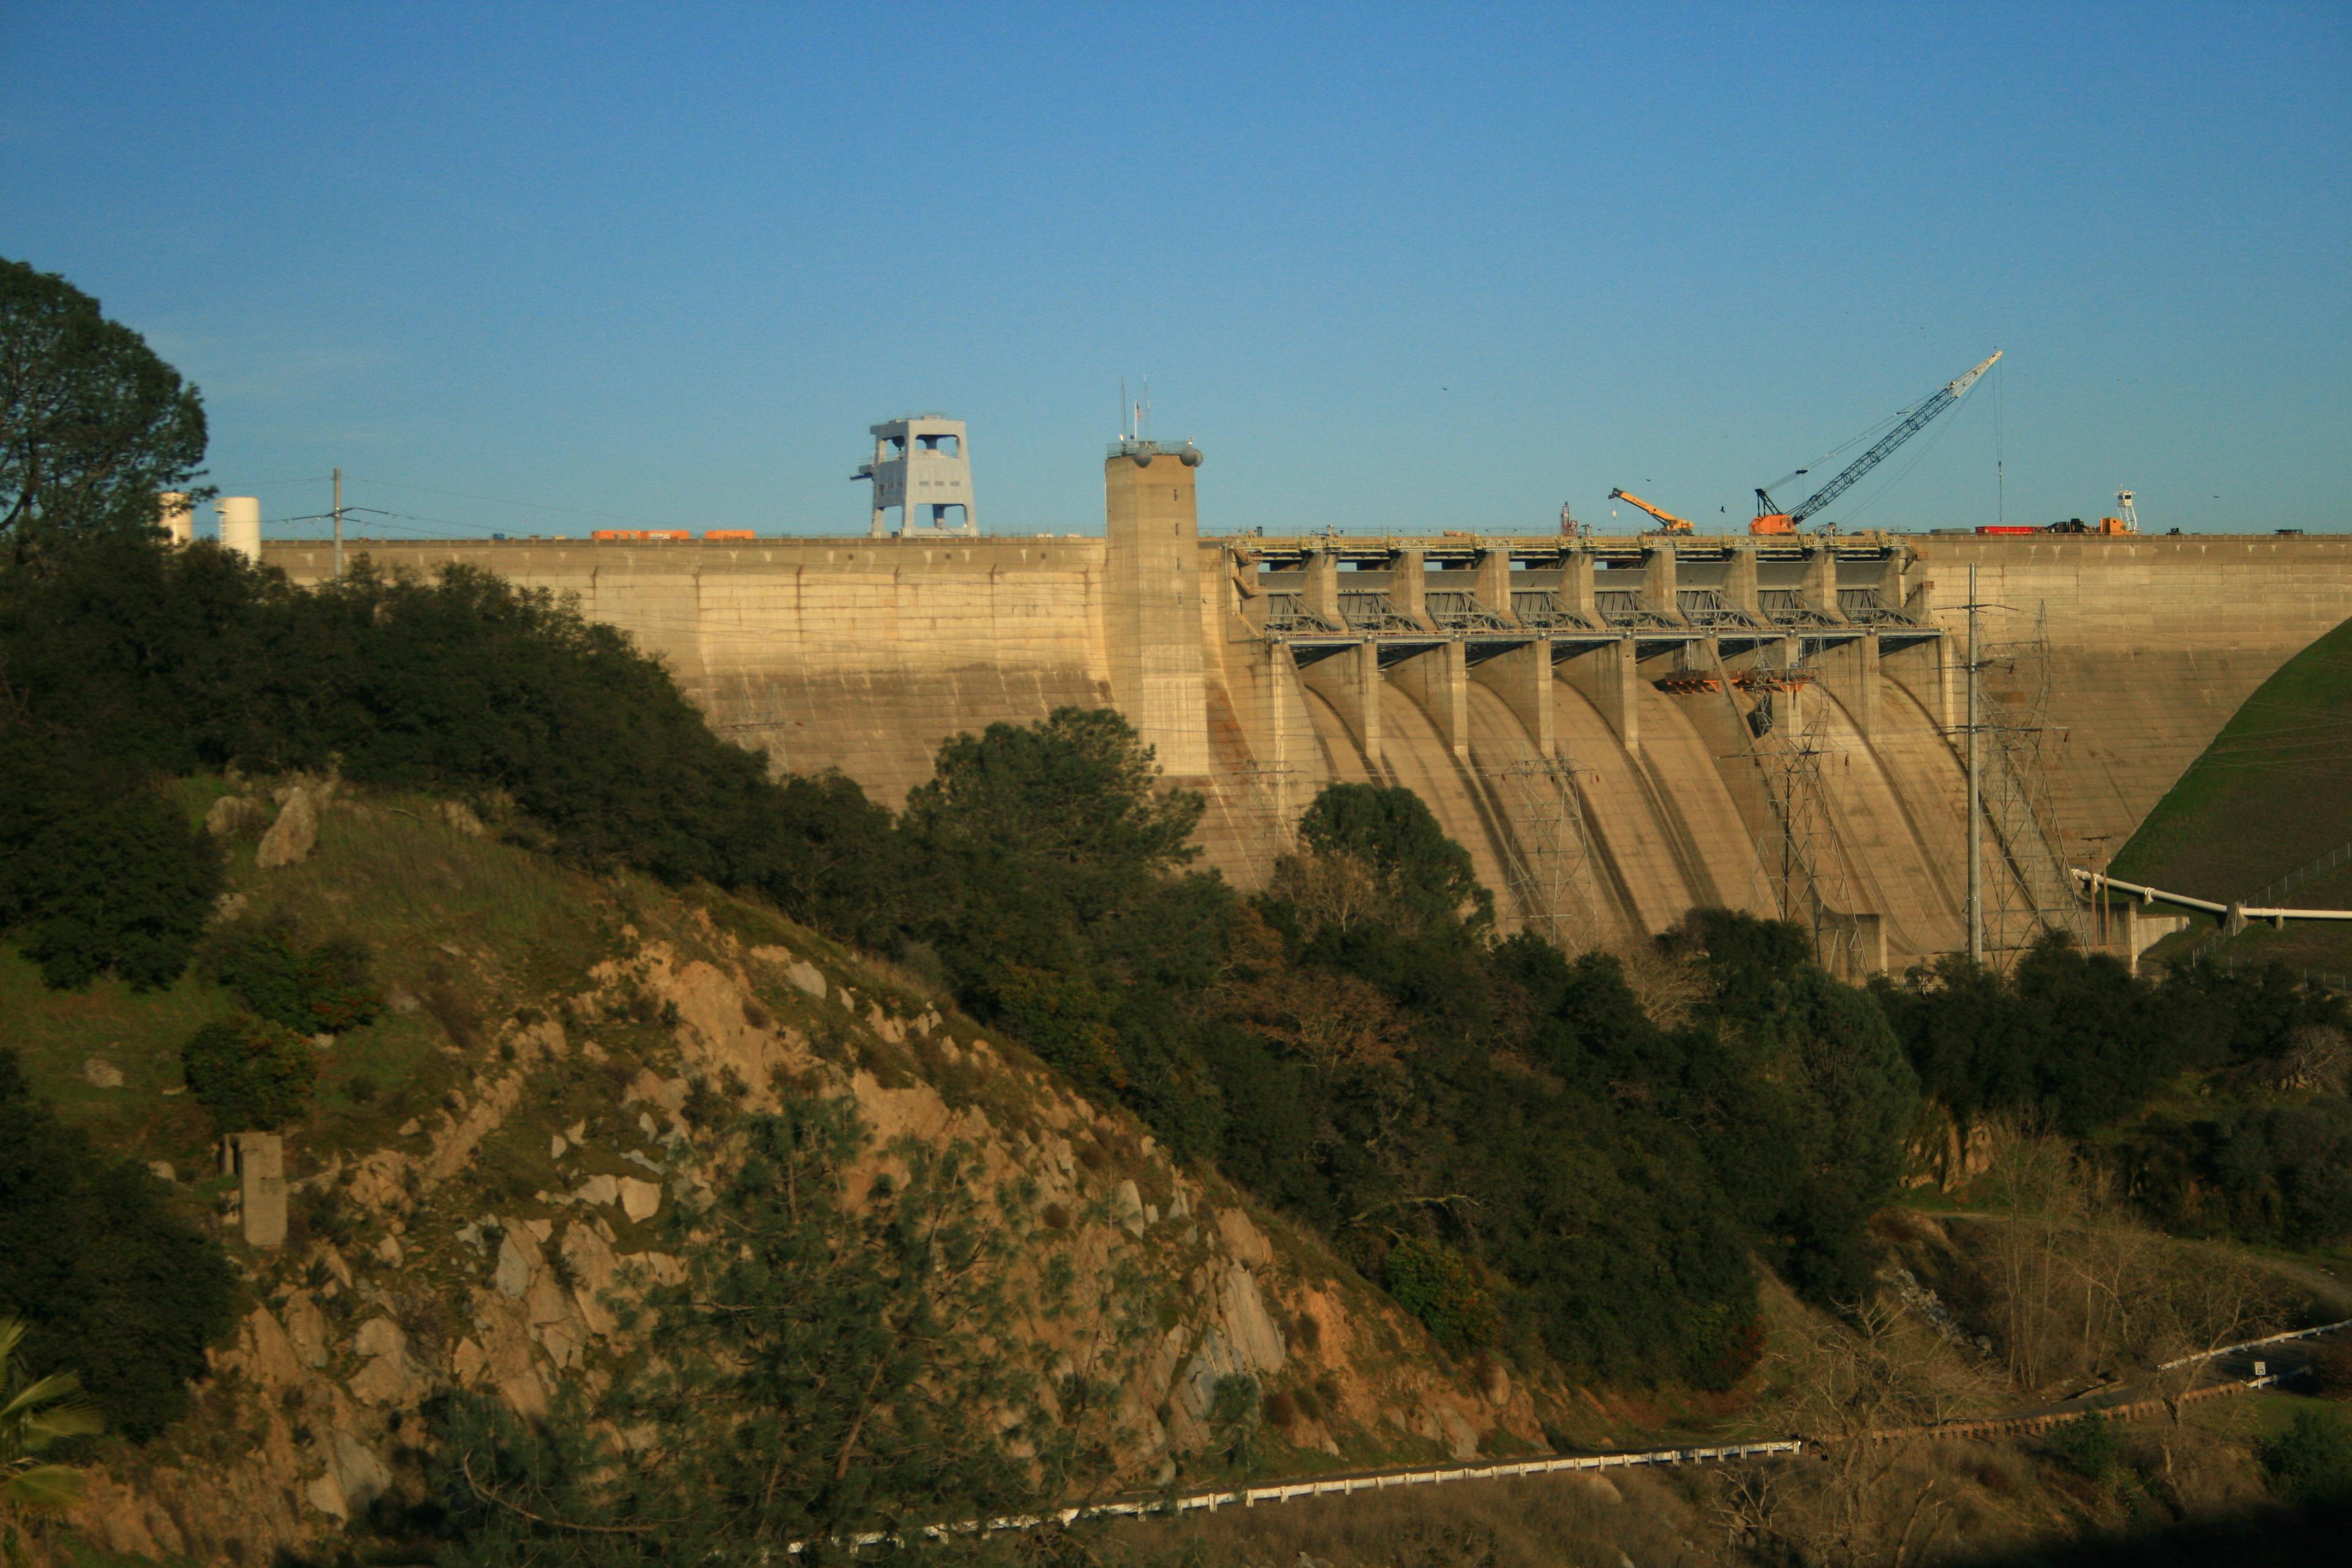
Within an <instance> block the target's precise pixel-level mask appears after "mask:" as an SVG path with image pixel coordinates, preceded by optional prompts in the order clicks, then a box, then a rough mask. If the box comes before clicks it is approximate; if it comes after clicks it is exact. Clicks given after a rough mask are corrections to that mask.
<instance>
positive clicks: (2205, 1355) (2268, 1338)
mask: <svg viewBox="0 0 2352 1568" xmlns="http://www.w3.org/2000/svg"><path fill="white" fill-rule="evenodd" d="M2338 1329H2352V1318H2347V1319H2345V1320H2344V1321H2342V1322H2340V1323H2322V1324H2320V1325H2319V1327H2317V1328H2315V1329H2290V1330H2288V1331H2286V1332H2285V1333H2283V1334H2266V1335H2264V1336H2263V1338H2261V1339H2259V1340H2242V1341H2240V1342H2238V1343H2236V1344H2234V1345H2223V1346H2222V1347H2221V1349H2219V1350H2210V1351H2199V1352H2197V1353H2196V1354H2195V1355H2185V1356H2182V1357H2181V1358H2180V1359H2179V1360H2178V1361H2168V1362H2166V1363H2164V1364H2163V1365H2161V1366H2159V1367H2158V1368H2157V1369H2156V1370H2157V1371H2158V1372H2170V1371H2171V1370H2172V1369H2173V1368H2174V1367H2176V1366H2187V1365H2188V1364H2189V1363H2190V1362H2193V1361H2211V1360H2212V1359H2213V1358H2215V1357H2216V1356H2225V1355H2236V1354H2237V1353H2238V1352H2240V1351H2258V1350H2260V1349H2262V1348H2263V1346H2264V1345H2283V1344H2287V1343H2289V1342H2293V1341H2295V1340H2315V1339H2317V1338H2318V1337H2319V1336H2320V1335H2322V1334H2332V1333H2334V1332H2335V1331H2336V1330H2338ZM2277 1381H2278V1380H2277V1379H2276V1378H2270V1379H2268V1380H2263V1379H2260V1378H2258V1379H2256V1380H2255V1382H2256V1384H2258V1385H2263V1386H2267V1384H2269V1383H2275V1382H2277Z"/></svg>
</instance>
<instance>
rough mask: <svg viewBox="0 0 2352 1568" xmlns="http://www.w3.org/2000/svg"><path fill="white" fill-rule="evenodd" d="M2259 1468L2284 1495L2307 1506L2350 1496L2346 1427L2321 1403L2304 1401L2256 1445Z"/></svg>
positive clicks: (2351, 1442)
mask: <svg viewBox="0 0 2352 1568" xmlns="http://www.w3.org/2000/svg"><path fill="white" fill-rule="evenodd" d="M2262 1456H2263V1475H2265V1476H2267V1477H2269V1478H2270V1483H2271V1489H2272V1490H2273V1491H2274V1492H2276V1493H2277V1494H2278V1495H2279V1497H2280V1498H2281V1499H2282V1500H2284V1501H2287V1502H2291V1503H2296V1504H2300V1505H2303V1506H2305V1507H2308V1506H2310V1505H2312V1504H2315V1503H2330V1502H2343V1501H2346V1500H2352V1428H2347V1426H2345V1424H2344V1417H2343V1415H2341V1414H2339V1413H2338V1412H2336V1411H2335V1410H2332V1409H2330V1408H2328V1407H2327V1406H2326V1405H2306V1406H2305V1407H2304V1408H2303V1409H2300V1410H2298V1411H2296V1412H2295V1413H2294V1421H2293V1422H2292V1423H2291V1424H2290V1425H2289V1426H2288V1427H2287V1429H2286V1430H2285V1431H2284V1432H2282V1433H2280V1434H2279V1435H2278V1436H2275V1437H2271V1438H2267V1439H2265V1440H2264V1441H2263V1446H2262Z"/></svg>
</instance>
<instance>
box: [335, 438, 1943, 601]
mask: <svg viewBox="0 0 2352 1568" xmlns="http://www.w3.org/2000/svg"><path fill="white" fill-rule="evenodd" d="M342 580H343V470H342V469H341V468H337V469H336V470H335V581H336V582H338V583H340V582H341V581H342ZM1975 597H1976V595H1974V594H1971V595H1969V598H1971V599H1973V598H1975Z"/></svg>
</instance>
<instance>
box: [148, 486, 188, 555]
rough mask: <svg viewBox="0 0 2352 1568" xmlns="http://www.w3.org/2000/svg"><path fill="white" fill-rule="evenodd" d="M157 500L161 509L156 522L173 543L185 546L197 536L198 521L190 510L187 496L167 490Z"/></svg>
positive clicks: (177, 491) (176, 491)
mask: <svg viewBox="0 0 2352 1568" xmlns="http://www.w3.org/2000/svg"><path fill="white" fill-rule="evenodd" d="M155 500H156V501H157V502H158V503H159V505H160V508H161V510H160V513H159V515H158V516H157V518H156V520H155V521H157V522H158V523H159V524H161V525H162V527H163V532H164V535H165V536H166V537H167V538H169V539H170V540H171V542H173V543H174V544H185V543H187V542H188V541H190V540H192V539H194V537H195V536H196V520H195V517H194V514H193V513H192V512H191V511H190V510H189V509H188V498H187V497H186V495H184V493H182V492H181V491H179V490H165V491H164V492H163V494H162V495H159V496H157V497H156V498H155Z"/></svg>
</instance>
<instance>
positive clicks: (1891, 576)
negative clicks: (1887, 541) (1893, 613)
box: [1877, 550, 1909, 610]
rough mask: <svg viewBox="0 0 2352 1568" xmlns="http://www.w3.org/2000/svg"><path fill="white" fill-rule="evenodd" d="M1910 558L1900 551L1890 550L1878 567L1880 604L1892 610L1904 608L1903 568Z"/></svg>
mask: <svg viewBox="0 0 2352 1568" xmlns="http://www.w3.org/2000/svg"><path fill="white" fill-rule="evenodd" d="M1908 561H1909V557H1908V556H1907V555H1906V553H1905V552H1903V551H1900V550H1890V551H1888V552H1886V559H1885V561H1883V562H1881V563H1879V567H1878V584H1877V587H1878V602H1879V603H1880V604H1882V605H1885V606H1886V607H1887V608H1888V609H1890V610H1899V609H1901V608H1902V607H1903V600H1904V593H1903V568H1904V567H1905V566H1906V564H1907V563H1908Z"/></svg>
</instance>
